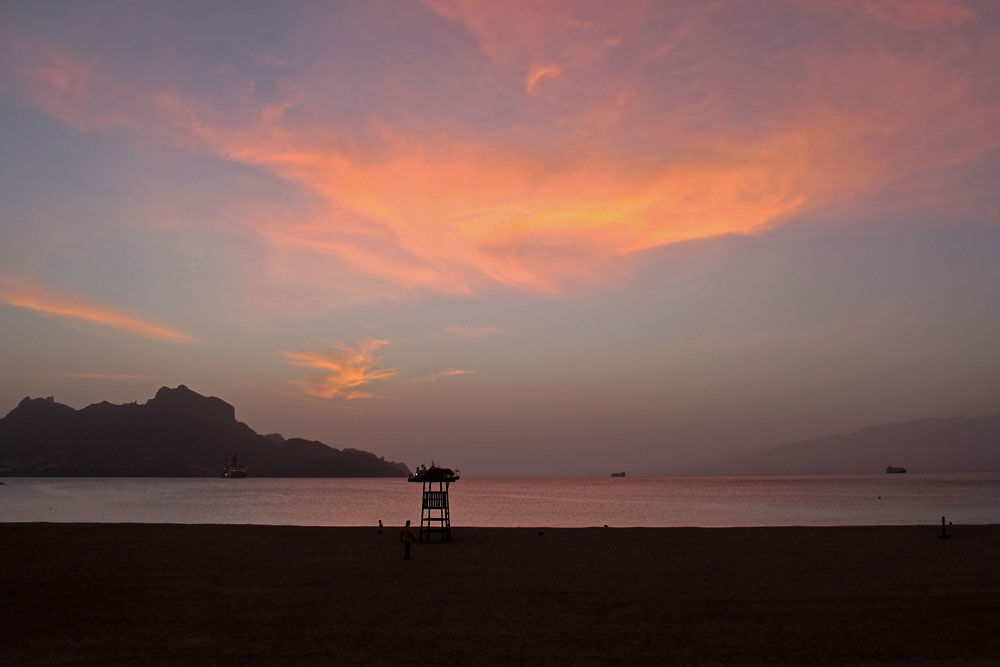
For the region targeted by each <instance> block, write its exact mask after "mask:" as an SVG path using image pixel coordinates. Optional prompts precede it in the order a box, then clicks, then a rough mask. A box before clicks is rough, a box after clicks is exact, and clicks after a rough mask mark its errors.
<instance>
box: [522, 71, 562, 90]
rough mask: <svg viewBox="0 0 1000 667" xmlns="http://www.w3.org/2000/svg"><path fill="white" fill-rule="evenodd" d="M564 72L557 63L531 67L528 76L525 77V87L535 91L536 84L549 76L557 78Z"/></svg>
mask: <svg viewBox="0 0 1000 667" xmlns="http://www.w3.org/2000/svg"><path fill="white" fill-rule="evenodd" d="M561 73H562V69H560V68H559V67H558V66H557V65H536V66H534V67H532V68H531V70H530V71H529V72H528V76H526V77H525V78H524V89H525V90H526V91H528V92H529V93H531V92H534V90H535V86H537V85H538V82H539V81H541V80H542V79H544V78H546V77H549V78H555V77H557V76H559V75H560V74H561Z"/></svg>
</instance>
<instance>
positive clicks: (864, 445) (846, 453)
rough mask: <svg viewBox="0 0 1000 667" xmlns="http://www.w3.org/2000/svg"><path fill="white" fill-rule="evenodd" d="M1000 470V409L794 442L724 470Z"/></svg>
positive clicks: (771, 472) (768, 472) (757, 472)
mask: <svg viewBox="0 0 1000 667" xmlns="http://www.w3.org/2000/svg"><path fill="white" fill-rule="evenodd" d="M890 465H892V466H902V467H905V468H906V469H907V470H908V471H910V472H960V471H993V470H1000V414H995V415H990V416H987V417H948V418H942V419H917V420H914V421H908V422H902V423H895V424H884V425H882V426H875V427H873V428H867V429H864V430H861V431H855V432H852V433H843V434H840V435H831V436H826V437H822V438H813V439H811V440H803V441H800V442H790V443H786V444H783V445H778V446H777V447H772V448H771V449H766V450H764V451H762V452H758V453H756V454H750V455H746V456H741V457H739V458H736V459H733V460H731V461H729V462H728V463H727V464H725V465H724V466H721V467H719V468H718V469H716V470H715V472H716V473H717V474H718V473H722V474H739V475H742V474H750V475H807V474H839V473H845V474H846V473H878V472H883V471H884V470H885V468H886V466H890Z"/></svg>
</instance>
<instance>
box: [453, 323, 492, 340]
mask: <svg viewBox="0 0 1000 667" xmlns="http://www.w3.org/2000/svg"><path fill="white" fill-rule="evenodd" d="M444 332H445V333H447V334H451V335H453V336H461V337H462V338H484V337H486V336H493V335H496V334H498V333H500V327H463V326H460V325H458V324H449V325H448V326H446V327H445V328H444Z"/></svg>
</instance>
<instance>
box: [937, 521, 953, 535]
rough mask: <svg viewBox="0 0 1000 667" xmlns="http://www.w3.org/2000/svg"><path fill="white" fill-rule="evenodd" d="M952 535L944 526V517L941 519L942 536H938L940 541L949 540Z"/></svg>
mask: <svg viewBox="0 0 1000 667" xmlns="http://www.w3.org/2000/svg"><path fill="white" fill-rule="evenodd" d="M949 537H951V535H949V534H948V528H947V526H945V524H944V517H941V534H940V535H938V539H941V540H947V539H948V538H949Z"/></svg>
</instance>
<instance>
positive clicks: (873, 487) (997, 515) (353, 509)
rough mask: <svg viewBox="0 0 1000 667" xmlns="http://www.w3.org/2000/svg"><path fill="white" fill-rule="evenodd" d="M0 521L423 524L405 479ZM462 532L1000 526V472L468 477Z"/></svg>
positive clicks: (85, 492) (115, 484)
mask: <svg viewBox="0 0 1000 667" xmlns="http://www.w3.org/2000/svg"><path fill="white" fill-rule="evenodd" d="M2 481H3V482H4V485H3V486H0V521H5V522H6V521H53V522H140V523H250V524H284V525H308V526H362V525H374V524H375V523H376V522H377V521H378V520H379V519H381V520H382V521H383V522H384V523H386V524H388V525H398V524H401V523H402V522H403V521H404V520H406V519H413V520H414V522H417V521H419V519H420V485H419V484H410V483H407V481H406V480H405V479H263V478H261V479H254V478H248V479H221V478H220V479H188V478H168V479H163V478H51V477H49V478H5V479H3V480H2ZM451 515H452V524H453V525H454V526H461V525H466V526H572V527H575V526H602V525H604V524H608V525H610V526H615V527H623V526H793V525H811V526H835V525H893V524H936V523H939V522H940V521H941V516H946V517H947V518H948V520H949V521H952V522H954V523H955V524H963V523H964V524H972V523H976V524H984V523H1000V473H960V474H914V473H908V474H905V475H885V474H880V475H836V476H835V475H816V476H804V477H628V478H624V479H612V478H580V477H575V478H530V479H511V478H492V479H489V478H464V477H463V478H462V479H461V480H460V481H459V482H457V483H455V484H453V485H452V487H451Z"/></svg>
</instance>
